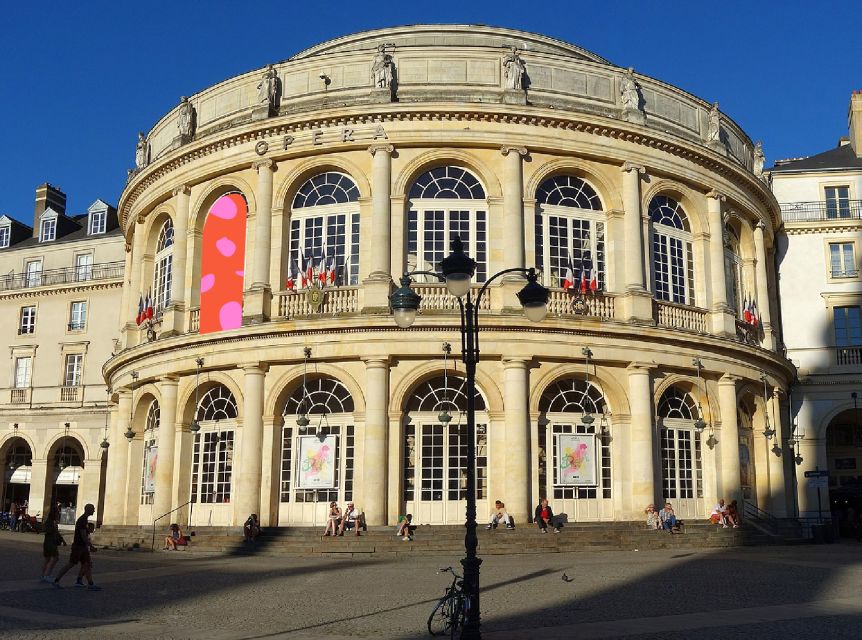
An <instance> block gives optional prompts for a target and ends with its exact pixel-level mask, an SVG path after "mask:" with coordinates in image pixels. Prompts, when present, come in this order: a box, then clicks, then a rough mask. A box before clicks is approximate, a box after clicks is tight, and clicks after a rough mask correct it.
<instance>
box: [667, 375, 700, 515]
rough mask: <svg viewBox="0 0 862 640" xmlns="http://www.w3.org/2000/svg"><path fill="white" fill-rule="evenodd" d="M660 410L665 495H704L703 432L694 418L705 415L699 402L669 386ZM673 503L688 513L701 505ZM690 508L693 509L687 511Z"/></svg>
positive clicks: (670, 497)
mask: <svg viewBox="0 0 862 640" xmlns="http://www.w3.org/2000/svg"><path fill="white" fill-rule="evenodd" d="M657 413H658V417H659V419H660V434H661V462H662V490H663V494H664V499H665V500H692V499H696V498H703V463H702V447H701V442H700V435H699V434H698V433H697V431H695V429H694V421H695V420H696V419H698V418H700V417H702V416H701V410H700V406H699V405H698V404H697V402H695V400H694V398H693V397H692V396H691V394H690V393H688V392H686V391H684V390H683V389H680V388H678V387H668V388H667V389H666V390H665V392H664V393H663V394H662V395H661V398H659V401H658V410H657ZM674 506H675V507H676V508H677V510H678V511H677V512H678V513H680V512H681V513H682V515H685V516H689V515H694V511H696V510H697V509H698V508H699V507H697V506H695V505H694V504H693V503H685V504H684V505H674ZM680 509H682V511H680ZM687 509H689V510H693V511H688V512H686V510H687Z"/></svg>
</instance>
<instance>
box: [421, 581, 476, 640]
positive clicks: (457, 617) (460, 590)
mask: <svg viewBox="0 0 862 640" xmlns="http://www.w3.org/2000/svg"><path fill="white" fill-rule="evenodd" d="M441 573H451V574H452V584H451V585H449V586H448V587H447V588H446V593H445V594H444V595H443V597H442V598H440V600H439V601H438V602H437V604H436V605H435V606H434V610H433V611H432V612H431V615H430V616H428V633H430V634H431V635H432V636H442V635H446V634H447V633H448V634H449V636H450V637H451V638H456V637H457V636H458V631H459V629H461V627H462V626H463V625H464V620H465V618H466V617H467V610H468V609H469V607H470V600H469V599H468V598H467V596H466V594H465V593H464V576H459V575H458V574H457V573H455V570H454V569H453V568H452V567H446V568H445V569H439V570H438V571H437V575H440V574H441Z"/></svg>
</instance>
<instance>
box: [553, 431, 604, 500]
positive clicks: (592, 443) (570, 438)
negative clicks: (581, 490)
mask: <svg viewBox="0 0 862 640" xmlns="http://www.w3.org/2000/svg"><path fill="white" fill-rule="evenodd" d="M557 465H558V466H557V482H556V483H557V485H561V486H583V487H594V486H596V436H595V435H594V434H574V433H559V434H557Z"/></svg>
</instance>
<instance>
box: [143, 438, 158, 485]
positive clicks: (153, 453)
mask: <svg viewBox="0 0 862 640" xmlns="http://www.w3.org/2000/svg"><path fill="white" fill-rule="evenodd" d="M158 461H159V448H158V447H157V446H155V445H153V446H152V447H149V448H148V449H147V450H146V452H145V458H144V493H155V491H156V463H157V462H158Z"/></svg>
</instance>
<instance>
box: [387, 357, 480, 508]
mask: <svg viewBox="0 0 862 640" xmlns="http://www.w3.org/2000/svg"><path fill="white" fill-rule="evenodd" d="M466 385H467V381H466V379H465V378H462V377H460V376H456V375H451V374H450V375H447V376H445V377H444V376H438V377H435V378H431V379H430V380H426V381H425V382H422V383H420V384H419V385H418V386H417V387H416V388H415V389H413V390H412V391H411V392H410V396H409V397H410V399H409V401H408V403H407V407H406V417H405V424H404V449H403V453H402V455H403V471H404V478H403V480H404V485H403V486H404V492H403V496H402V500H403V503H404V509H405V512H409V513H412V514H413V520H414V522H418V523H423V524H463V523H464V521H465V516H466V508H467V433H468V431H467V390H466ZM447 418H448V419H447ZM488 456H489V452H488V415H487V412H486V410H485V399H484V398H483V397H482V395H481V394H480V393H479V392H478V391H476V512H477V513H479V514H485V513H488V512H489V507H488V465H489V457H488Z"/></svg>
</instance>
